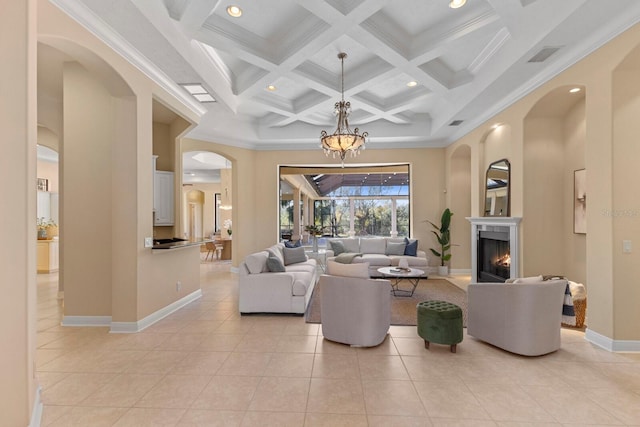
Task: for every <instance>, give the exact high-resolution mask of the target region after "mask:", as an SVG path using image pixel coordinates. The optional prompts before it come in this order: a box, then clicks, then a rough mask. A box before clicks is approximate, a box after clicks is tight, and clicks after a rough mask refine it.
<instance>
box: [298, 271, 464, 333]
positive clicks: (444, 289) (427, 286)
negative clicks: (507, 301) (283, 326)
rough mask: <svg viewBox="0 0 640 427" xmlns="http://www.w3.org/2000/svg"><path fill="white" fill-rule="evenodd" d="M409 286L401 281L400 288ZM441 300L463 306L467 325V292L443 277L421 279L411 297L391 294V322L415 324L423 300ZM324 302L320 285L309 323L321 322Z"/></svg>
mask: <svg viewBox="0 0 640 427" xmlns="http://www.w3.org/2000/svg"><path fill="white" fill-rule="evenodd" d="M407 286H409V284H408V283H401V284H400V288H402V289H404V288H406V287H407ZM429 300H441V301H448V302H450V303H453V304H456V305H457V306H459V307H460V308H462V321H463V325H464V326H467V293H466V292H465V291H463V290H462V289H460V288H459V287H457V286H456V285H454V284H452V283H450V282H448V281H446V280H442V279H428V280H421V281H420V283H419V284H418V287H417V288H416V291H415V292H414V293H413V296H411V297H396V296H393V294H392V295H391V324H392V325H399V326H415V325H416V323H417V321H416V320H417V311H416V305H417V304H418V303H419V302H422V301H429ZM321 304H322V301H321V296H320V289H319V286H316V287H315V288H314V290H313V295H311V303H310V304H309V307H308V308H307V313H306V321H307V323H321V319H320V305H321Z"/></svg>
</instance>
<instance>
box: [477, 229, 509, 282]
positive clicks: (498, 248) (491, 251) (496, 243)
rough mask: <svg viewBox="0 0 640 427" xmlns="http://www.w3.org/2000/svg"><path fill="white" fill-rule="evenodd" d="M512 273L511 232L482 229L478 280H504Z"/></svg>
mask: <svg viewBox="0 0 640 427" xmlns="http://www.w3.org/2000/svg"><path fill="white" fill-rule="evenodd" d="M510 274H511V256H510V252H509V233H508V232H502V231H480V232H479V235H478V282H504V281H505V280H507V279H508V278H509V276H510Z"/></svg>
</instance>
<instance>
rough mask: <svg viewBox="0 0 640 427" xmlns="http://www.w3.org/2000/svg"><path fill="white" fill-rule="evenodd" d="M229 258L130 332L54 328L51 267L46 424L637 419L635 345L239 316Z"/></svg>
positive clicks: (41, 372)
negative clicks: (335, 335)
mask: <svg viewBox="0 0 640 427" xmlns="http://www.w3.org/2000/svg"><path fill="white" fill-rule="evenodd" d="M229 268H230V265H229V264H221V263H203V264H202V265H201V272H202V274H201V277H202V288H203V297H202V298H201V299H200V300H199V301H196V302H194V303H192V304H190V305H189V306H188V307H185V308H183V309H182V310H180V311H179V312H176V313H174V314H173V315H171V316H169V317H167V318H166V319H163V320H162V321H160V322H158V323H157V324H155V325H153V326H151V327H149V328H148V329H147V330H145V331H143V332H141V333H138V334H109V333H108V330H107V329H106V328H65V327H61V326H59V324H60V319H61V316H62V311H61V304H60V302H59V301H58V300H56V289H57V275H56V274H51V275H38V315H39V316H38V350H37V371H38V378H39V381H40V383H41V385H42V388H43V394H42V399H43V401H44V404H45V409H44V416H43V421H42V425H44V426H112V425H114V426H155V425H158V426H303V425H304V426H432V425H433V426H445V425H446V426H475V425H477V426H549V425H556V426H558V425H567V426H568V425H640V355H630V354H612V353H608V352H606V351H603V350H601V349H599V348H597V347H594V346H593V345H591V344H589V343H587V342H586V341H585V340H584V336H583V333H582V332H580V331H573V330H567V329H565V330H563V331H562V348H561V350H559V351H558V352H556V353H553V354H550V355H547V356H543V357H536V358H525V357H519V356H515V355H512V354H509V353H506V352H504V351H501V350H499V349H496V348H493V347H491V346H488V345H486V344H483V343H481V342H479V341H477V340H475V339H473V338H471V337H466V336H465V338H464V341H463V342H462V343H461V344H460V345H459V346H458V353H457V354H452V353H450V352H449V349H448V347H445V346H438V345H433V346H431V350H425V349H424V346H423V342H422V341H421V339H420V338H419V337H417V336H416V330H415V327H392V328H391V331H390V335H389V336H388V337H387V339H386V341H385V342H384V343H383V344H382V345H380V346H379V347H376V348H370V349H362V348H350V347H347V346H343V345H338V344H335V343H331V342H329V341H325V340H324V339H323V337H322V335H321V329H320V328H319V325H314V324H306V323H305V322H304V319H303V318H301V317H294V316H243V317H241V316H239V315H238V313H237V309H236V307H237V295H238V293H237V276H236V275H235V274H233V273H230V272H229Z"/></svg>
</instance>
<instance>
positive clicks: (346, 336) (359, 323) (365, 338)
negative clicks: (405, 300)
mask: <svg viewBox="0 0 640 427" xmlns="http://www.w3.org/2000/svg"><path fill="white" fill-rule="evenodd" d="M318 285H319V286H320V292H321V295H322V300H321V301H322V304H321V308H320V315H321V318H322V320H321V321H322V334H323V335H324V337H325V338H326V339H328V340H331V341H336V342H339V343H343V344H349V345H351V346H358V347H373V346H376V345H378V344H380V343H382V342H383V341H384V339H385V337H386V335H387V332H388V331H389V326H390V325H391V293H390V289H391V286H390V283H389V281H388V280H381V279H364V278H357V277H343V276H329V275H322V276H320V281H319V282H318Z"/></svg>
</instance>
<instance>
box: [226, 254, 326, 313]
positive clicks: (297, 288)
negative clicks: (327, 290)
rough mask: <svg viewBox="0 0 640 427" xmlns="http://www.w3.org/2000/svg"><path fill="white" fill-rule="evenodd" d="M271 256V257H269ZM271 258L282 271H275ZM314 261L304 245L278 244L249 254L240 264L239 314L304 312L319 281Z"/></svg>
mask: <svg viewBox="0 0 640 427" xmlns="http://www.w3.org/2000/svg"><path fill="white" fill-rule="evenodd" d="M269 256H271V260H269ZM274 258H277V259H278V260H279V261H280V263H281V264H282V265H280V266H277V267H278V268H275V270H279V269H281V268H282V267H283V268H284V271H278V272H274V271H271V270H270V268H269V267H270V266H271V267H272V268H273V264H274V263H275V264H276V265H277V264H278V263H277V262H273V261H274ZM316 265H317V264H316V260H315V259H309V258H308V257H307V256H306V255H305V254H304V248H293V249H289V248H285V247H284V245H283V244H281V243H279V244H276V245H273V246H271V247H270V248H268V249H266V250H264V251H260V252H256V253H253V254H250V255H248V256H247V257H246V258H245V260H244V261H243V262H242V263H241V264H240V267H239V270H240V271H239V281H238V290H239V302H238V307H239V309H240V313H295V314H304V312H305V310H306V309H307V305H308V304H309V301H310V300H311V294H312V293H313V288H314V286H315V284H316V282H317V280H318V272H317V268H316Z"/></svg>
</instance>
